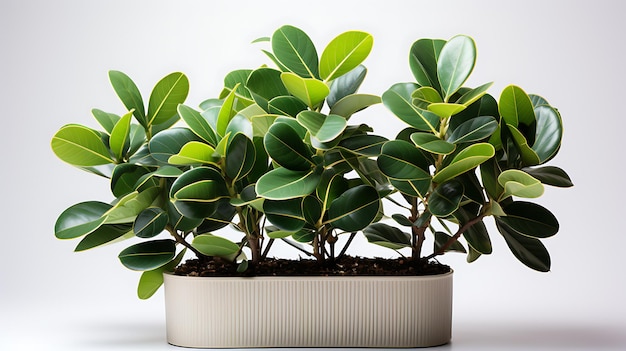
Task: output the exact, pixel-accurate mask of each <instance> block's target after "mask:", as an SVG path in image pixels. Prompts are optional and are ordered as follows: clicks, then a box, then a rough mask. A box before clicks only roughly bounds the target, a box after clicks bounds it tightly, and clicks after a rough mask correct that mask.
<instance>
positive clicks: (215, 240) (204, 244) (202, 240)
mask: <svg viewBox="0 0 626 351" xmlns="http://www.w3.org/2000/svg"><path fill="white" fill-rule="evenodd" d="M191 246H193V248H195V249H196V250H198V251H200V253H201V254H203V255H207V256H218V257H227V256H231V255H234V254H236V253H237V252H239V245H237V244H235V243H234V242H232V241H230V240H228V239H226V238H222V237H219V236H215V235H212V234H201V235H198V236H196V237H195V238H194V239H193V241H192V242H191Z"/></svg>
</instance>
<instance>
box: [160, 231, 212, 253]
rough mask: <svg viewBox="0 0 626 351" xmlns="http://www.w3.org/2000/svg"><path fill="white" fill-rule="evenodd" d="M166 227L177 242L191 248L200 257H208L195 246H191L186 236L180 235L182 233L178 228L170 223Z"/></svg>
mask: <svg viewBox="0 0 626 351" xmlns="http://www.w3.org/2000/svg"><path fill="white" fill-rule="evenodd" d="M165 229H167V231H168V232H169V233H170V234H171V235H172V236H173V237H174V239H176V242H177V243H179V244H181V245H183V246H184V247H186V248H188V249H189V250H191V251H192V252H193V253H194V254H195V255H196V256H198V258H202V257H206V255H203V254H202V253H201V252H200V251H198V250H196V248H195V247H193V246H191V244H189V243H188V242H187V240H185V238H183V237H182V236H180V234H178V232H177V231H176V229H174V228H173V227H172V226H170V225H168V226H167V227H166V228H165Z"/></svg>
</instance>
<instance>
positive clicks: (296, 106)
mask: <svg viewBox="0 0 626 351" xmlns="http://www.w3.org/2000/svg"><path fill="white" fill-rule="evenodd" d="M306 109H307V104H305V103H304V102H303V100H301V99H298V98H296V97H295V96H277V97H275V98H273V99H272V100H270V101H269V112H270V113H272V114H274V115H283V116H291V117H296V116H297V115H298V113H300V111H304V110H306Z"/></svg>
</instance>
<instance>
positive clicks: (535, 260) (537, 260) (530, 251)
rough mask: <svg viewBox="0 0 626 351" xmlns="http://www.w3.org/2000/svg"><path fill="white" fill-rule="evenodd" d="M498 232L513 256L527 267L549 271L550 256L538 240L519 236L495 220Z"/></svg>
mask: <svg viewBox="0 0 626 351" xmlns="http://www.w3.org/2000/svg"><path fill="white" fill-rule="evenodd" d="M496 226H497V227H498V231H500V234H502V236H503V237H504V240H505V241H506V244H507V245H508V246H509V249H510V250H511V252H512V253H513V255H514V256H515V257H516V258H517V259H518V260H519V261H520V262H522V263H523V264H524V265H526V266H527V267H529V268H531V269H534V270H536V271H540V272H548V271H550V254H549V253H548V250H546V248H545V246H543V244H542V243H541V241H539V240H538V239H534V238H529V237H527V236H524V235H519V234H517V233H516V232H515V231H513V230H510V228H508V227H507V226H504V225H501V224H500V223H499V221H497V220H496Z"/></svg>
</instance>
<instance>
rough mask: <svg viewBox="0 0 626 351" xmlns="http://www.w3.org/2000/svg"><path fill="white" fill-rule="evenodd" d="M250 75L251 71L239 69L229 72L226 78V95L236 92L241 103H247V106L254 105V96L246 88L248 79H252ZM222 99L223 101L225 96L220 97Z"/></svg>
mask: <svg viewBox="0 0 626 351" xmlns="http://www.w3.org/2000/svg"><path fill="white" fill-rule="evenodd" d="M250 73H252V70H251V69H239V70H235V71H232V72H229V73H228V74H227V75H226V76H225V77H224V91H225V92H226V95H228V93H230V91H232V90H235V94H236V96H237V99H238V100H239V101H242V100H243V101H245V104H246V105H249V104H252V103H253V102H254V101H253V100H252V95H250V92H249V91H248V89H247V88H246V87H245V84H246V81H248V77H250ZM220 98H221V99H223V98H224V96H221V95H220Z"/></svg>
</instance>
